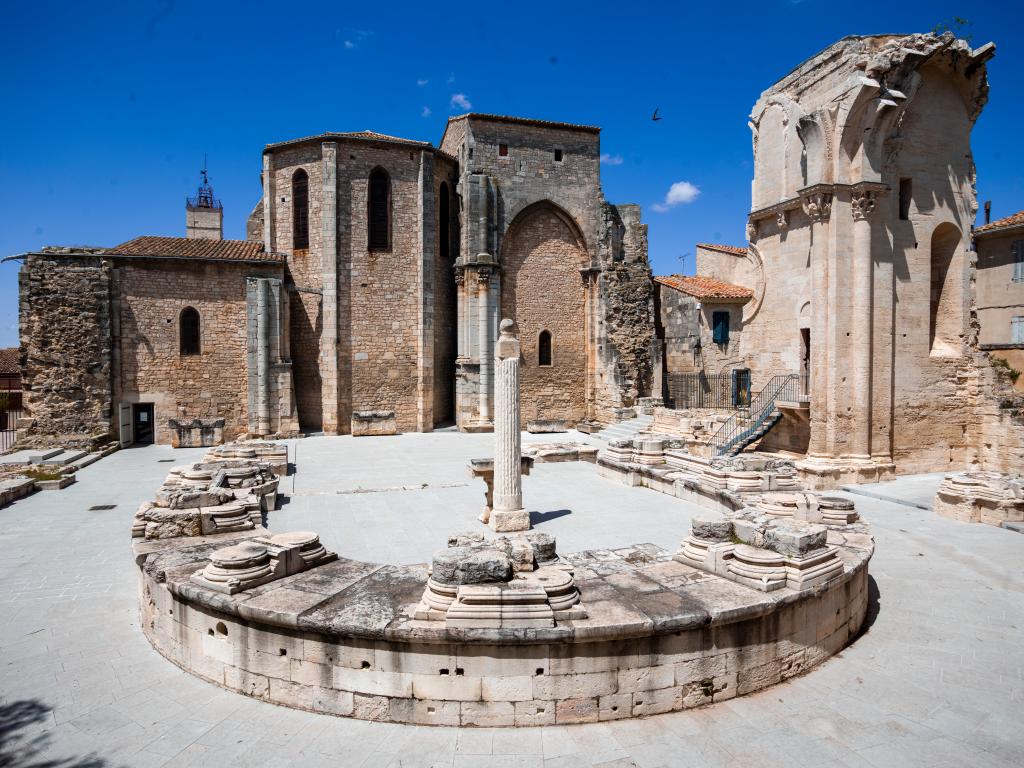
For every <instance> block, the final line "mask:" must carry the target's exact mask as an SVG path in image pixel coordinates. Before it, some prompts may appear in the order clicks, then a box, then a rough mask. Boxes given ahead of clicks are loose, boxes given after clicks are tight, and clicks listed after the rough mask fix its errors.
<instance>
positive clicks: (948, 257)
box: [928, 221, 964, 357]
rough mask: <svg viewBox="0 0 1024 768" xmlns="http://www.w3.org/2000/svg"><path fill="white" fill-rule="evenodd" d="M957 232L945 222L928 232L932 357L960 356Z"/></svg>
mask: <svg viewBox="0 0 1024 768" xmlns="http://www.w3.org/2000/svg"><path fill="white" fill-rule="evenodd" d="M960 241H961V236H960V230H959V228H958V227H957V226H956V225H955V224H951V223H949V222H948V221H946V222H943V223H942V224H939V226H937V227H936V228H935V231H934V232H932V240H931V259H930V267H931V269H930V273H931V275H930V285H931V292H930V294H931V301H930V310H931V311H930V313H929V335H928V341H929V353H930V354H931V355H932V356H933V357H957V356H959V355H960V354H961V351H962V350H961V335H962V334H963V329H964V306H963V303H964V302H963V280H962V273H963V268H962V267H963V263H962V261H963V254H962V252H961V251H962V249H961V248H960Z"/></svg>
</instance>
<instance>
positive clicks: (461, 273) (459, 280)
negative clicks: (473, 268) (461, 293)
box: [455, 269, 466, 288]
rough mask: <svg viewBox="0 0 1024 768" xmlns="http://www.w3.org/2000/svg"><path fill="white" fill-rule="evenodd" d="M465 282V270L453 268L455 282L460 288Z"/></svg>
mask: <svg viewBox="0 0 1024 768" xmlns="http://www.w3.org/2000/svg"><path fill="white" fill-rule="evenodd" d="M465 283H466V270H464V269H456V270H455V284H456V285H457V286H459V287H460V288H461V287H462V286H463V285H464V284H465Z"/></svg>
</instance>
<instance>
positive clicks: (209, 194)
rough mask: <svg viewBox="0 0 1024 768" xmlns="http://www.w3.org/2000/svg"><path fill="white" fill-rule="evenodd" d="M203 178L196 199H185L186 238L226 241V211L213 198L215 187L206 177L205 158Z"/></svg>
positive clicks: (204, 159)
mask: <svg viewBox="0 0 1024 768" xmlns="http://www.w3.org/2000/svg"><path fill="white" fill-rule="evenodd" d="M200 173H201V174H202V177H203V181H202V183H201V184H200V185H199V189H198V190H197V191H196V196H195V197H186V198H185V237H187V238H192V239H199V240H223V239H224V209H223V207H222V206H221V204H220V200H218V199H217V198H215V197H214V196H213V187H211V186H210V181H209V179H208V178H207V175H206V158H205V157H204V158H203V170H201V171H200Z"/></svg>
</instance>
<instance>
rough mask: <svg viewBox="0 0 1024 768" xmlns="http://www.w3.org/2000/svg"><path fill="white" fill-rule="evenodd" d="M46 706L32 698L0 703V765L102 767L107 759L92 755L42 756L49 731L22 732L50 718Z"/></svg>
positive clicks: (1, 767) (13, 767)
mask: <svg viewBox="0 0 1024 768" xmlns="http://www.w3.org/2000/svg"><path fill="white" fill-rule="evenodd" d="M50 709H51V708H50V707H48V706H46V705H45V704H43V703H41V702H39V701H36V700H34V699H22V700H21V701H11V702H8V703H7V704H2V705H0V768H104V766H106V765H107V762H106V761H105V760H102V759H100V758H98V757H96V756H95V755H89V756H87V757H83V758H77V757H64V758H57V759H54V758H46V757H43V756H42V753H43V752H45V751H46V750H47V748H48V747H49V746H50V734H49V733H48V732H47V731H42V732H39V733H36V734H35V735H31V734H28V733H22V731H24V730H25V729H27V728H30V727H31V726H33V725H38V724H40V723H44V722H46V721H48V720H50Z"/></svg>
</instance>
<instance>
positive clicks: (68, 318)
mask: <svg viewBox="0 0 1024 768" xmlns="http://www.w3.org/2000/svg"><path fill="white" fill-rule="evenodd" d="M110 269H111V267H110V262H109V261H107V260H106V259H103V258H102V257H100V256H98V255H93V256H85V257H69V256H62V255H60V254H59V253H54V254H46V255H40V254H33V255H30V256H28V258H27V260H26V262H25V264H24V266H23V267H22V269H21V272H20V273H19V277H18V285H19V301H20V310H19V319H20V325H21V354H22V357H23V359H24V366H23V369H22V377H23V387H24V390H25V406H26V408H27V410H28V411H29V413H30V414H31V422H30V423H31V426H29V427H28V428H26V429H23V430H19V431H18V443H17V444H18V447H23V448H50V447H54V446H58V445H59V446H65V447H69V448H91V447H93V446H94V445H95V444H97V443H99V442H104V441H105V440H106V439H108V437H109V435H110V429H111V334H112V327H111V313H110Z"/></svg>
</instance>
